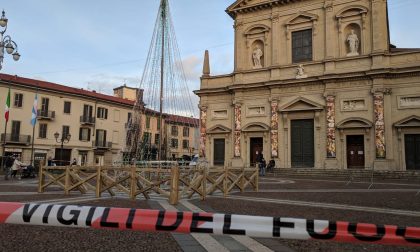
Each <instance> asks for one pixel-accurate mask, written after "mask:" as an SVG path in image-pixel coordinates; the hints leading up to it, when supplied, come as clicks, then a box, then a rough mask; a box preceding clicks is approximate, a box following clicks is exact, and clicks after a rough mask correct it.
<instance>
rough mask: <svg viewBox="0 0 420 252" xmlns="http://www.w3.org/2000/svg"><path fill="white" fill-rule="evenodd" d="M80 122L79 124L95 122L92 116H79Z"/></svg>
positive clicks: (92, 123)
mask: <svg viewBox="0 0 420 252" xmlns="http://www.w3.org/2000/svg"><path fill="white" fill-rule="evenodd" d="M80 123H81V124H89V125H94V124H95V117H92V116H80Z"/></svg>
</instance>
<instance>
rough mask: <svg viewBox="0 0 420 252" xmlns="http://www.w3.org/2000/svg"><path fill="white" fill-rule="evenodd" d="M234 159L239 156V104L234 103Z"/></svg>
mask: <svg viewBox="0 0 420 252" xmlns="http://www.w3.org/2000/svg"><path fill="white" fill-rule="evenodd" d="M234 110H235V129H234V135H233V137H234V146H235V147H234V148H235V149H234V157H240V156H241V103H239V102H235V108H234Z"/></svg>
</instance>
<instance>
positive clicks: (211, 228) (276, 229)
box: [0, 202, 420, 246]
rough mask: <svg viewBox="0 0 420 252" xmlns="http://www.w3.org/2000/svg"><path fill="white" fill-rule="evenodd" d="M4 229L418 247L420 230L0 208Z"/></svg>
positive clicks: (74, 209)
mask: <svg viewBox="0 0 420 252" xmlns="http://www.w3.org/2000/svg"><path fill="white" fill-rule="evenodd" d="M0 223H10V224H24V225H47V226H60V227H81V228H89V227H90V228H115V229H121V230H125V229H127V230H137V231H146V232H153V231H170V232H179V233H209V234H220V235H222V234H234V235H247V236H250V237H264V238H283V239H300V240H311V239H312V240H330V241H341V242H371V243H380V244H389V245H408V246H420V228H419V227H399V226H393V225H375V224H367V223H349V222H344V221H337V222H335V221H326V220H307V219H295V218H281V217H262V216H248V215H230V214H212V213H193V212H173V211H159V210H144V209H134V208H131V209H129V208H110V207H91V206H72V205H51V204H24V203H11V202H0Z"/></svg>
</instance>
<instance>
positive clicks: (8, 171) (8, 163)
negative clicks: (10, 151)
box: [4, 155, 15, 180]
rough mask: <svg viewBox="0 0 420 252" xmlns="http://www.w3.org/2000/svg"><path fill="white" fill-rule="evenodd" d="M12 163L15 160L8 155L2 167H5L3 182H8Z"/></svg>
mask: <svg viewBox="0 0 420 252" xmlns="http://www.w3.org/2000/svg"><path fill="white" fill-rule="evenodd" d="M14 161H15V159H14V158H13V156H12V155H9V156H7V157H6V158H5V162H4V165H5V167H6V171H5V175H4V179H5V180H9V176H10V174H11V172H12V170H11V169H12V165H13V162H14Z"/></svg>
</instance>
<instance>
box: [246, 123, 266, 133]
mask: <svg viewBox="0 0 420 252" xmlns="http://www.w3.org/2000/svg"><path fill="white" fill-rule="evenodd" d="M269 130H270V127H268V125H267V124H265V123H249V124H247V125H245V127H243V128H242V131H243V132H261V131H269Z"/></svg>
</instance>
